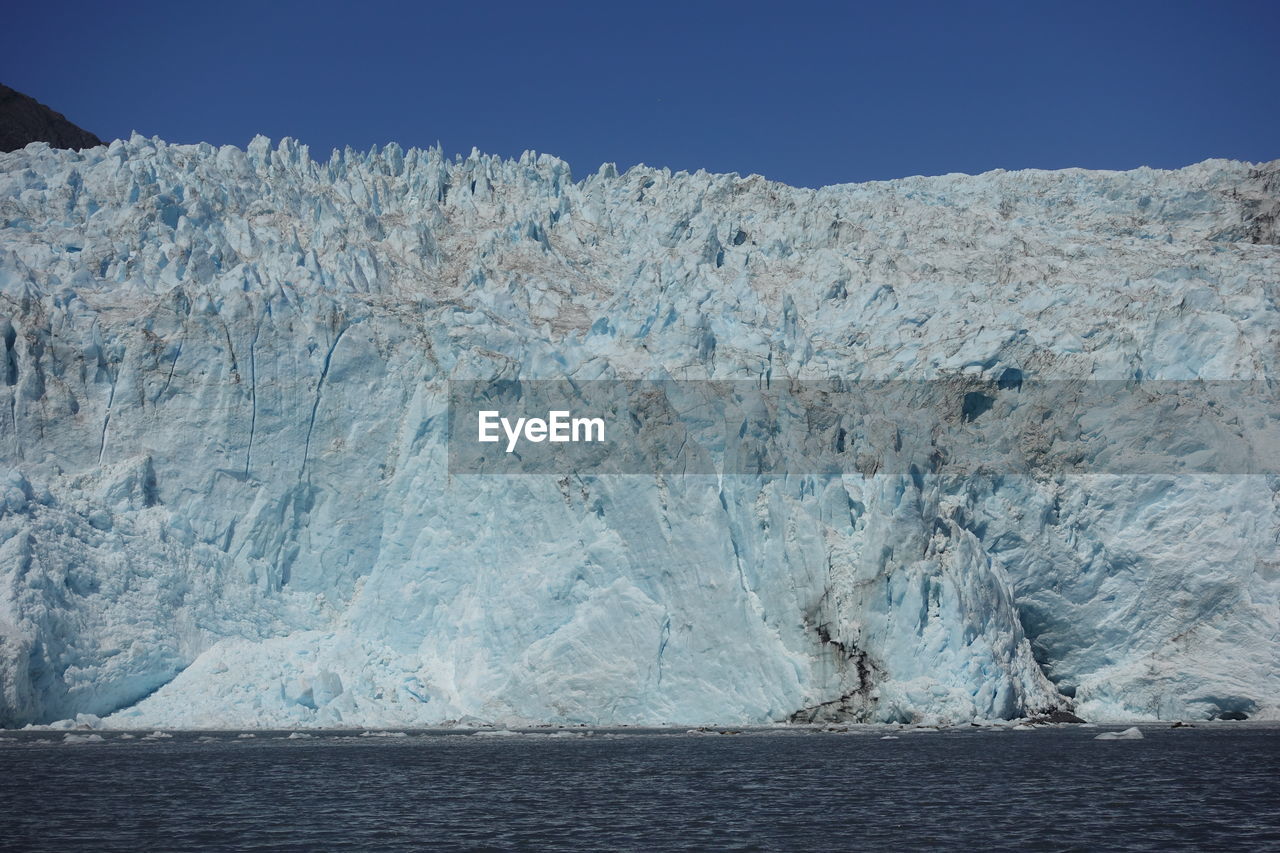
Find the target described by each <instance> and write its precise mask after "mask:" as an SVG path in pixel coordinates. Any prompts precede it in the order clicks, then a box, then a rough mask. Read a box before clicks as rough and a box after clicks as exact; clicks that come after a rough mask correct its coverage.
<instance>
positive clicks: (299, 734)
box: [285, 732, 311, 740]
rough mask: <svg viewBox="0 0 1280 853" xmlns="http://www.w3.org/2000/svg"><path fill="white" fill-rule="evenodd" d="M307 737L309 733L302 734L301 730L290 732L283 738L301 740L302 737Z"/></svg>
mask: <svg viewBox="0 0 1280 853" xmlns="http://www.w3.org/2000/svg"><path fill="white" fill-rule="evenodd" d="M309 737H311V735H304V734H303V733H302V732H290V733H289V736H288V737H287V738H285V740H303V739H304V738H309Z"/></svg>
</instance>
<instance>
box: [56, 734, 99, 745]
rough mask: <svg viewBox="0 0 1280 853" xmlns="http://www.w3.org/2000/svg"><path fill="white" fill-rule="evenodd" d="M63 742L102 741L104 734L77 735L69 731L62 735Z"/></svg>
mask: <svg viewBox="0 0 1280 853" xmlns="http://www.w3.org/2000/svg"><path fill="white" fill-rule="evenodd" d="M62 742H63V743H102V735H76V734H71V733H70V732H68V733H67V734H65V735H63V736H62Z"/></svg>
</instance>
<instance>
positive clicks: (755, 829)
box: [0, 723, 1280, 851]
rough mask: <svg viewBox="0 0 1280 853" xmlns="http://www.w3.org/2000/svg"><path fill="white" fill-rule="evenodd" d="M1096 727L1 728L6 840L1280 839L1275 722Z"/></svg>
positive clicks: (897, 845)
mask: <svg viewBox="0 0 1280 853" xmlns="http://www.w3.org/2000/svg"><path fill="white" fill-rule="evenodd" d="M1104 730H1106V729H1099V728H1077V727H1062V728H1046V729H1036V730H1032V731H1010V730H990V729H977V728H972V729H963V730H942V731H934V730H904V731H887V730H886V729H884V728H878V729H870V728H866V729H863V728H853V729H851V730H850V731H848V732H816V731H787V732H777V731H746V732H740V733H734V734H720V733H714V732H713V733H699V734H687V733H673V732H631V731H628V732H619V731H616V730H611V731H610V730H600V729H594V730H589V731H588V730H569V731H566V732H559V733H542V734H524V735H507V736H500V735H493V734H487V735H486V734H479V735H477V734H440V733H411V734H410V735H409V736H406V737H369V736H363V737H362V736H359V735H358V734H357V733H350V732H348V733H325V734H319V733H315V734H314V735H313V736H312V737H307V738H298V737H295V738H293V739H290V738H289V737H288V735H289V733H288V732H258V733H257V734H256V736H254V737H243V736H239V735H238V734H237V733H235V732H220V733H207V732H185V733H184V732H175V733H172V736H170V737H159V738H154V739H144V737H143V736H144V735H145V734H146V733H133V735H132V739H128V738H123V737H122V735H121V733H119V732H102V733H98V734H99V735H100V736H101V737H102V738H103V741H102V742H96V741H92V742H77V741H78V739H79V738H81V737H85V736H88V735H90V734H92V733H89V732H77V733H74V734H73V735H72V737H71V739H70V740H64V738H66V734H67V733H65V732H48V731H39V732H33V731H23V732H3V733H0V736H3V737H4V738H5V739H4V740H0V848H3V849H5V850H57V851H76V850H94V851H114V850H120V851H137V850H178V849H183V850H190V849H201V850H236V851H247V850H308V851H311V850H447V849H485V850H531V849H544V850H584V849H608V850H641V851H647V850H655V849H671V850H708V849H714V850H857V849H874V850H888V849H892V850H912V849H942V848H949V849H957V848H958V849H968V850H993V849H994V850H1004V849H1007V850H1014V849H1017V850H1033V849H1034V850H1098V849H1108V850H1174V849H1188V850H1190V849H1194V850H1204V849H1214V848H1234V849H1248V850H1266V849H1276V850H1280V728H1273V727H1262V726H1255V725H1251V724H1247V723H1246V724H1212V725H1203V726H1197V727H1196V728H1179V729H1171V728H1169V727H1168V725H1167V724H1163V725H1158V726H1157V725H1152V726H1144V727H1142V730H1143V732H1144V734H1145V738H1144V739H1143V740H1135V741H1097V740H1094V737H1095V736H1096V735H1097V734H1099V733H1100V732H1101V731H1104ZM886 735H893V736H895V737H896V739H884V738H885V737H886Z"/></svg>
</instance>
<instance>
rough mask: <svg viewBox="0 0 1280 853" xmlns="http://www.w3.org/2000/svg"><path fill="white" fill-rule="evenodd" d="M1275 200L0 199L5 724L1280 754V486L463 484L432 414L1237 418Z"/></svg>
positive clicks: (1245, 195) (1094, 482)
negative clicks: (1080, 732)
mask: <svg viewBox="0 0 1280 853" xmlns="http://www.w3.org/2000/svg"><path fill="white" fill-rule="evenodd" d="M1278 174H1280V166H1278V165H1277V164H1268V165H1263V166H1254V165H1250V164H1243V163H1237V162H1228V161H1208V162H1205V163H1202V164H1199V165H1196V166H1192V167H1189V168H1186V169H1182V170H1178V171H1172V172H1166V171H1155V170H1148V169H1141V170H1137V171H1133V172H1123V173H1102V172H1087V171H1082V170H1068V171H1062V172H1034V171H1027V172H1014V173H1003V172H996V173H990V174H986V175H981V176H976V177H969V176H944V177H937V178H909V179H905V180H900V181H892V182H885V183H874V184H862V185H849V186H836V187H828V188H824V189H821V190H816V191H813V190H803V189H795V188H791V187H787V186H783V185H779V184H774V183H770V182H768V181H765V180H763V179H761V178H759V177H750V178H740V177H738V176H733V175H729V176H726V175H711V174H706V173H701V172H699V173H697V174H693V175H689V174H684V173H680V174H671V173H670V172H668V171H665V170H657V169H650V168H643V167H637V168H635V169H631V170H629V171H627V172H626V173H625V174H617V173H616V171H615V170H613V169H612V168H610V167H607V166H606V167H603V168H602V169H601V170H600V171H599V172H598V173H597V174H594V175H592V176H590V177H588V178H586V179H585V180H582V181H580V182H576V183H575V182H573V181H572V179H571V177H570V175H569V171H568V168H567V167H566V165H565V164H564V163H563V162H561V161H558V160H556V159H554V158H551V157H548V156H534V155H525V156H523V157H522V158H520V159H519V160H518V161H511V160H501V159H498V158H494V157H488V156H483V155H480V154H478V153H473V154H472V155H471V156H470V157H468V158H465V159H463V158H455V159H453V160H449V159H446V158H444V157H443V156H442V155H441V154H440V153H439V152H438V151H434V150H433V151H417V150H413V151H409V152H403V151H401V150H400V149H399V148H397V147H395V146H390V147H388V148H386V149H384V150H382V151H374V152H370V153H368V154H357V153H354V152H350V151H348V152H345V153H337V154H335V155H334V156H333V157H332V158H331V159H330V160H328V161H315V160H312V159H311V158H310V156H309V153H308V151H307V149H306V148H305V147H303V146H300V145H298V144H296V143H294V142H292V141H290V140H285V141H283V142H282V143H280V144H279V146H277V147H275V148H272V147H271V145H270V143H269V142H268V141H267V140H265V139H262V138H259V139H256V140H255V141H254V142H253V143H252V144H250V145H249V146H248V148H247V150H239V149H236V148H233V147H223V148H220V149H215V148H213V147H211V146H208V145H200V146H172V145H167V144H165V143H163V142H161V141H159V140H153V139H144V138H141V137H137V136H135V137H134V138H133V139H131V140H128V141H117V142H115V143H112V145H111V146H109V147H101V148H95V149H92V150H88V151H84V152H79V153H77V152H69V151H55V150H51V149H49V148H47V147H45V146H43V145H32V146H29V147H28V148H27V149H25V150H24V151H18V152H14V153H12V154H7V155H0V217H2V223H0V317H2V318H3V319H2V320H0V333H2V336H3V338H4V343H5V359H6V360H5V364H4V372H3V373H4V375H3V377H0V378H2V379H3V382H0V453H3V454H4V456H3V463H4V468H3V471H4V473H3V476H4V477H5V480H4V482H3V493H0V510H2V513H0V581H2V583H3V586H2V587H0V691H2V692H0V724H7V725H14V724H23V723H28V722H46V721H50V720H55V719H59V718H65V717H70V716H74V715H75V714H77V713H91V714H98V715H104V716H105V715H110V717H109V718H108V724H110V725H119V726H129V727H133V726H191V727H209V726H212V727H248V726H267V725H277V726H284V725H287V726H302V725H364V726H378V725H396V726H399V725H413V724H420V725H421V724H435V723H440V722H444V721H447V720H459V719H472V718H473V719H480V720H491V721H498V722H525V721H549V722H589V723H650V724H661V723H679V724H694V723H729V724H732V723H748V722H767V721H778V720H788V719H793V720H822V719H859V720H873V721H893V720H916V721H942V720H950V721H960V720H969V719H980V718H995V717H1012V716H1017V715H1021V714H1027V713H1033V712H1036V711H1039V710H1045V709H1050V708H1075V709H1076V711H1077V713H1079V714H1081V715H1082V716H1085V717H1089V718H1093V719H1112V718H1116V719H1118V718H1170V717H1174V718H1176V717H1203V716H1208V715H1211V714H1214V713H1219V712H1222V711H1231V710H1239V711H1244V712H1246V713H1248V714H1250V715H1253V716H1264V717H1273V718H1274V717H1277V716H1280V667H1277V665H1276V663H1277V661H1278V660H1280V480H1278V479H1277V478H1276V477H1274V476H1267V475H1253V476H1243V475H1214V474H1179V475H1177V476H1172V475H1171V476H1163V477H1162V476H1155V475H1150V476H1145V475H1144V476H1125V475H1117V474H1103V473H1095V474H1088V475H1079V476H1048V477H1032V476H1025V477H1018V476H1011V477H985V476H968V475H966V474H965V472H955V471H948V470H946V469H945V468H944V469H942V470H938V471H934V472H928V473H925V474H923V475H916V476H912V475H910V474H907V473H890V472H882V473H875V474H869V475H865V476H864V475H848V474H846V475H836V476H825V477H819V476H812V475H797V476H791V477H780V478H770V479H767V480H765V479H759V480H756V479H752V478H745V477H725V478H716V479H710V480H708V479H705V478H693V477H689V478H681V477H647V478H646V477H639V476H617V477H565V478H556V477H547V476H542V477H539V476H528V477H496V476H495V477H459V476H451V475H450V473H449V470H448V466H447V460H446V456H447V453H446V446H445V432H444V425H445V421H446V404H447V399H446V398H447V390H446V383H447V381H448V380H449V379H459V378H465V379H488V378H494V377H498V378H516V377H520V378H563V377H573V378H575V379H579V380H591V379H610V378H636V377H648V378H674V379H703V378H714V379H755V378H759V377H761V376H764V375H768V376H771V377H773V378H779V377H790V378H797V379H809V378H813V379H826V378H831V377H842V378H850V379H881V378H895V379H897V378H909V379H944V378H946V377H951V376H957V375H970V376H984V377H998V376H1000V375H1002V374H1003V372H1004V371H1005V370H1006V369H1008V368H1016V369H1018V370H1020V371H1022V372H1023V373H1024V374H1025V375H1028V376H1035V377H1042V378H1048V379H1077V378H1108V379H1115V378H1120V379H1127V378H1131V377H1134V376H1141V377H1144V378H1150V379H1179V380H1185V379H1230V378H1236V379H1266V380H1274V379H1276V378H1277V362H1276V359H1277V353H1278V352H1280V314H1278V300H1277V294H1278V292H1280V249H1278V248H1277V244H1278V243H1280V240H1277V231H1276V225H1275V221H1276V220H1275V217H1276V211H1277V209H1278V207H1280V203H1278V197H1280V178H1278V177H1277V175H1278Z"/></svg>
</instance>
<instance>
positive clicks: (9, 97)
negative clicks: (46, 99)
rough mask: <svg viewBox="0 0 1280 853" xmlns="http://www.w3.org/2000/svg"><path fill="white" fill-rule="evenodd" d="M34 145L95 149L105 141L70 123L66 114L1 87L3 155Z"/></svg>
mask: <svg viewBox="0 0 1280 853" xmlns="http://www.w3.org/2000/svg"><path fill="white" fill-rule="evenodd" d="M32 142H47V143H49V144H50V145H52V146H53V147H54V148H93V147H94V146H95V145H101V144H102V140H101V139H99V138H98V137H96V136H94V135H93V134H92V133H90V132H89V131H87V130H81V129H80V128H78V127H76V126H75V125H74V124H72V123H71V122H69V121H67V119H66V117H65V116H64V115H63V114H62V113H57V112H54V111H53V110H51V109H49V108H48V107H46V106H45V105H44V104H42V103H40V102H39V101H37V100H35V99H34V98H29V97H27V96H26V95H24V94H22V93H21V92H18V91H15V90H13V89H10V88H9V87H8V86H5V85H3V84H0V151H17V150H18V149H19V148H25V147H26V146H27V145H28V144H29V143H32Z"/></svg>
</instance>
